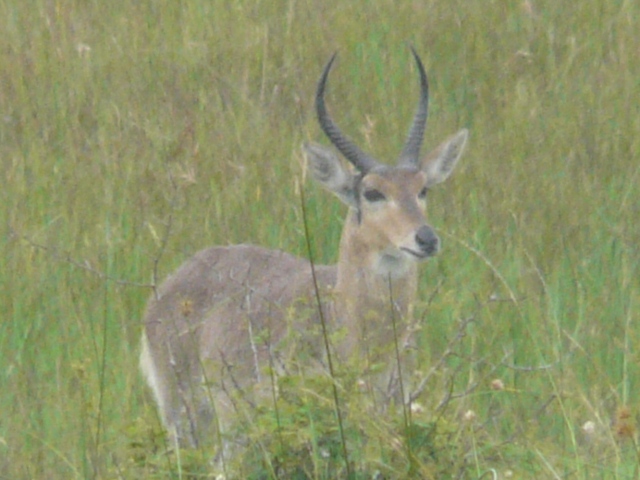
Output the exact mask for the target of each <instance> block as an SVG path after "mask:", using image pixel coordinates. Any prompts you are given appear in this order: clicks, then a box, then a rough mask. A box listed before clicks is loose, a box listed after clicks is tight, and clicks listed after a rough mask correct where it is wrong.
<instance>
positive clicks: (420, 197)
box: [418, 187, 429, 200]
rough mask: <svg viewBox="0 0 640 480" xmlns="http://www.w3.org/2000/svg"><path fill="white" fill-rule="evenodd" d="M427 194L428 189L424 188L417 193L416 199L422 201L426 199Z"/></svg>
mask: <svg viewBox="0 0 640 480" xmlns="http://www.w3.org/2000/svg"><path fill="white" fill-rule="evenodd" d="M428 192H429V189H428V188H427V187H424V188H423V189H422V190H420V192H419V193H418V198H419V199H421V200H422V199H424V198H427V193H428Z"/></svg>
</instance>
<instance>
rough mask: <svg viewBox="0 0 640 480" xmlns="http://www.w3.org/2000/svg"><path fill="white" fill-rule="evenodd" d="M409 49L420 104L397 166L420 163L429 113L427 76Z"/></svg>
mask: <svg viewBox="0 0 640 480" xmlns="http://www.w3.org/2000/svg"><path fill="white" fill-rule="evenodd" d="M409 48H411V53H412V54H413V58H414V59H415V60H416V65H417V66H418V72H419V73H420V103H419V104H418V111H417V112H416V114H415V116H414V117H413V124H412V125H411V128H410V129H409V135H408V136H407V141H406V142H405V144H404V148H403V149H402V153H401V154H400V159H399V160H398V164H399V165H416V164H417V163H418V162H419V161H420V147H422V139H423V136H424V129H425V127H426V126H427V115H428V113H429V82H428V80H427V74H426V73H425V71H424V66H423V65H422V61H421V60H420V57H419V56H418V54H417V53H416V51H415V49H414V48H413V46H410V47H409Z"/></svg>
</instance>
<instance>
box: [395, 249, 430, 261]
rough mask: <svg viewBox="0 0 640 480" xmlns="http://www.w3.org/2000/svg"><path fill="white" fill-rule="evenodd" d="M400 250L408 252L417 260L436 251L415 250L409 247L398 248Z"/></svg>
mask: <svg viewBox="0 0 640 480" xmlns="http://www.w3.org/2000/svg"><path fill="white" fill-rule="evenodd" d="M400 250H402V251H403V252H405V253H408V254H409V256H411V257H413V258H415V259H417V260H424V259H426V258H429V257H433V256H434V255H435V254H436V252H416V251H415V250H411V249H410V248H405V247H402V248H400Z"/></svg>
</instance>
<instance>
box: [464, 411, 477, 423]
mask: <svg viewBox="0 0 640 480" xmlns="http://www.w3.org/2000/svg"><path fill="white" fill-rule="evenodd" d="M476 417H477V415H476V412H474V411H473V410H467V411H466V412H464V414H463V415H462V419H463V420H464V421H465V422H473V421H474V420H475V419H476Z"/></svg>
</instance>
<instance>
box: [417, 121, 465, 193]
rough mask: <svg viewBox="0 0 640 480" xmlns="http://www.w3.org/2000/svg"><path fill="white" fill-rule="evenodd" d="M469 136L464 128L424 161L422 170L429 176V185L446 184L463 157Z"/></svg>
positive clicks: (421, 166)
mask: <svg viewBox="0 0 640 480" xmlns="http://www.w3.org/2000/svg"><path fill="white" fill-rule="evenodd" d="M468 136H469V131H468V130H467V129H466V128H463V129H462V130H460V131H459V132H458V133H456V134H454V135H452V136H450V137H449V138H447V139H446V140H445V141H444V142H442V143H441V144H440V146H439V147H438V148H436V149H435V150H433V151H432V152H431V153H429V154H428V155H427V156H426V157H424V158H423V159H422V161H421V162H420V168H421V169H422V171H423V172H425V173H426V174H427V185H429V186H431V185H436V184H438V183H440V182H444V181H445V180H446V179H447V178H448V177H449V175H451V172H453V169H454V168H455V166H456V164H457V163H458V160H459V159H460V157H461V156H462V152H463V150H464V146H465V145H466V143H467V138H468Z"/></svg>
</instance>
